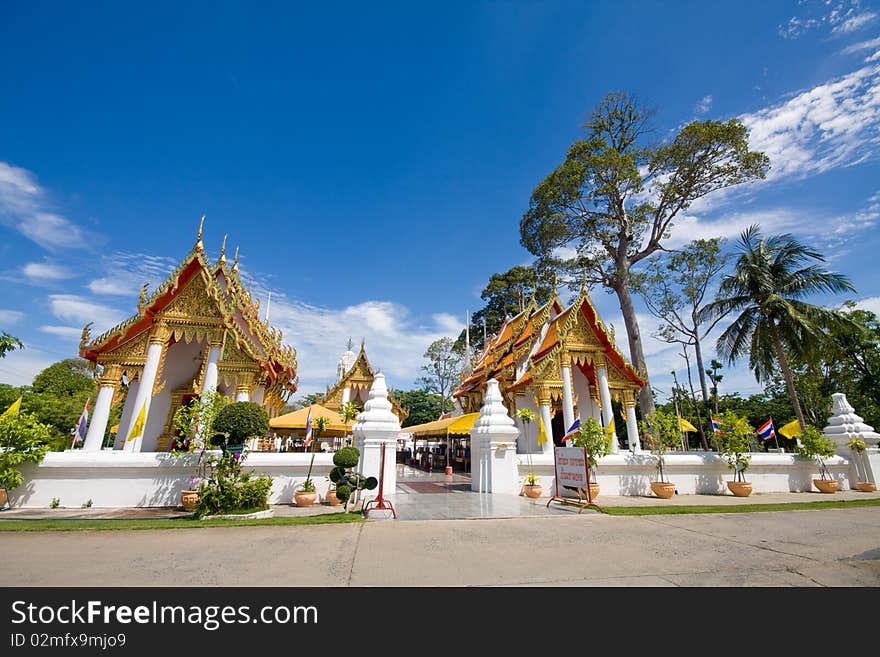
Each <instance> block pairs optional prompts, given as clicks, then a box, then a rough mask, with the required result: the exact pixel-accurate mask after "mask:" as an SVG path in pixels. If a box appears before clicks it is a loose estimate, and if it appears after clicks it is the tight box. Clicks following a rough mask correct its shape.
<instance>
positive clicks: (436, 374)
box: [417, 338, 462, 415]
mask: <svg viewBox="0 0 880 657" xmlns="http://www.w3.org/2000/svg"><path fill="white" fill-rule="evenodd" d="M424 358H425V359H426V360H427V361H428V364H427V365H423V366H422V371H423V372H424V373H425V376H423V377H420V378H419V379H418V381H417V383H419V384H420V385H424V386H425V387H426V388H427V389H428V390H429V391H430V392H433V393H436V394H437V395H439V396H440V415H442V414H443V413H445V412H446V411H447V404H448V402H449V398H450V395H451V394H452V390H453V386H454V385H455V384H456V383H458V377H459V375H460V374H461V365H462V354H461V352H460V351H458V350H456V349H455V341H454V340H453V339H452V338H440V339H439V340H435V341H434V342H432V343H431V344H430V345H428V349H427V351H425V355H424Z"/></svg>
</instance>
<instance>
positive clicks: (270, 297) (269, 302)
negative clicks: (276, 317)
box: [266, 292, 272, 323]
mask: <svg viewBox="0 0 880 657" xmlns="http://www.w3.org/2000/svg"><path fill="white" fill-rule="evenodd" d="M271 305H272V293H271V292H269V297H268V298H267V299H266V323H268V322H269V306H271Z"/></svg>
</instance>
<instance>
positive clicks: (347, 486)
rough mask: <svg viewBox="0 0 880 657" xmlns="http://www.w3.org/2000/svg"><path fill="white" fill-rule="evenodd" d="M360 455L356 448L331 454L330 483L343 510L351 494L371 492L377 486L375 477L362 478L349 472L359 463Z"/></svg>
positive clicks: (345, 448) (377, 482)
mask: <svg viewBox="0 0 880 657" xmlns="http://www.w3.org/2000/svg"><path fill="white" fill-rule="evenodd" d="M360 458H361V453H360V451H358V448H357V447H343V448H342V449H340V450H339V451H337V452H335V453H334V454H333V465H334V466H336V467H334V468H333V469H332V470H331V471H330V481H331V482H332V483H333V484H334V485H335V486H336V497H338V498H339V501H340V502H342V504H343V507H342V508H343V509H346V508H347V507H348V500H349V499H351V496H352V493H354V492H355V491H358V490H365V489H366V490H373V489H374V488H376V486H378V485H379V480H378V479H376V478H375V477H364V476H363V475H359V474H355V473H353V472H351V468H353V467H354V466H356V465H357V464H358V461H360Z"/></svg>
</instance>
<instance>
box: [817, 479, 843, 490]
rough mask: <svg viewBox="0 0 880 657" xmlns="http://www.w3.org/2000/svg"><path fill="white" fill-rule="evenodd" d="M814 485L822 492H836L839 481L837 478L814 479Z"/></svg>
mask: <svg viewBox="0 0 880 657" xmlns="http://www.w3.org/2000/svg"><path fill="white" fill-rule="evenodd" d="M813 485H814V486H815V487H816V488H818V489H819V492H820V493H836V492H837V486H838V482H837V479H813Z"/></svg>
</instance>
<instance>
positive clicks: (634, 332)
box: [615, 280, 654, 417]
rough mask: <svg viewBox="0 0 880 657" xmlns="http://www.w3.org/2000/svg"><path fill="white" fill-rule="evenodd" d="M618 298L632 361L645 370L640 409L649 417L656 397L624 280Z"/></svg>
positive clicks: (636, 320)
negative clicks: (652, 392) (649, 378)
mask: <svg viewBox="0 0 880 657" xmlns="http://www.w3.org/2000/svg"><path fill="white" fill-rule="evenodd" d="M615 292H617V298H618V300H619V301H620V311H621V312H622V313H623V323H624V325H625V326H626V337H627V340H628V341H629V354H630V361H631V362H632V365H633V367H635V368H636V371H640V370H642V369H644V372H645V387H644V388H642V389H641V391H639V408H640V409H641V411H642V417H647V416H649V415H651V414H652V413H653V412H654V395H653V394H651V383H650V381H648V374H647V373H648V366H647V364H646V363H645V352H644V350H643V349H642V336H641V333H639V321H638V319H636V309H635V307H634V306H633V300H632V295H631V294H630V292H629V286H628V285H627V281H626V280H624V281H623V282H622V283H621V284H620V285H618V286H617V288H615Z"/></svg>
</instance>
